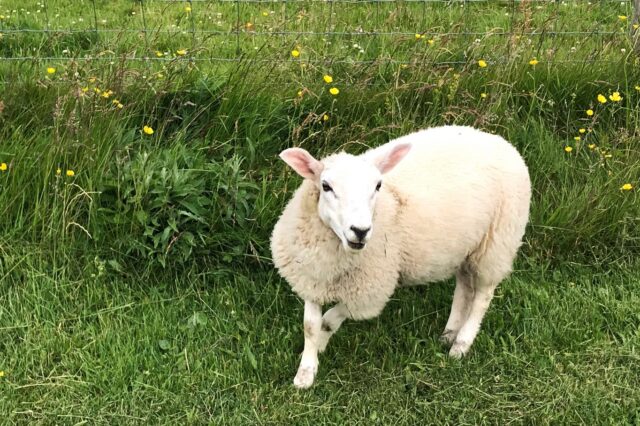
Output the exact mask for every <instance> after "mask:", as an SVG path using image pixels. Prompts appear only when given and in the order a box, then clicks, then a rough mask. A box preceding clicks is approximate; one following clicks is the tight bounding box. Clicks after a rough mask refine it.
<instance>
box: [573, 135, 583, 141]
mask: <svg viewBox="0 0 640 426" xmlns="http://www.w3.org/2000/svg"><path fill="white" fill-rule="evenodd" d="M580 139H582V138H581V137H580V136H574V138H573V140H574V141H576V142H580Z"/></svg>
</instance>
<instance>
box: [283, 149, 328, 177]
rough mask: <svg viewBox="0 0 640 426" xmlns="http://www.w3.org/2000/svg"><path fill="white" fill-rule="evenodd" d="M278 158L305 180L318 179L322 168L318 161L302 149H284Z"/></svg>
mask: <svg viewBox="0 0 640 426" xmlns="http://www.w3.org/2000/svg"><path fill="white" fill-rule="evenodd" d="M280 158H282V159H283V160H284V162H285V163H287V164H288V165H289V166H290V167H291V168H292V169H293V170H295V171H296V173H298V174H299V175H300V176H302V177H303V178H305V179H311V180H316V179H319V178H320V173H322V169H323V167H324V166H323V165H322V163H321V162H320V161H318V160H316V159H315V158H313V156H312V155H311V154H309V153H308V152H307V151H305V150H304V149H302V148H289V149H285V150H284V151H282V152H281V153H280Z"/></svg>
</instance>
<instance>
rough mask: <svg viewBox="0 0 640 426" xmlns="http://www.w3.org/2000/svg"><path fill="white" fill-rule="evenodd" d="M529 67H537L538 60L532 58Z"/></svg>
mask: <svg viewBox="0 0 640 426" xmlns="http://www.w3.org/2000/svg"><path fill="white" fill-rule="evenodd" d="M529 65H533V66H536V65H538V60H537V59H536V58H533V59H532V60H530V61H529Z"/></svg>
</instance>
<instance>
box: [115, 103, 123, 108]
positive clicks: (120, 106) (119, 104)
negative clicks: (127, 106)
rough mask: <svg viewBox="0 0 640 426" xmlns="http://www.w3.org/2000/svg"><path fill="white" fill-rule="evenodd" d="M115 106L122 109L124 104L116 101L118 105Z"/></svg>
mask: <svg viewBox="0 0 640 426" xmlns="http://www.w3.org/2000/svg"><path fill="white" fill-rule="evenodd" d="M116 107H117V108H118V109H122V108H124V105H122V104H121V103H120V102H118V105H116Z"/></svg>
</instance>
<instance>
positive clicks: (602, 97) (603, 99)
mask: <svg viewBox="0 0 640 426" xmlns="http://www.w3.org/2000/svg"><path fill="white" fill-rule="evenodd" d="M598 102H600V103H601V104H606V103H607V98H605V97H604V95H602V94H599V95H598Z"/></svg>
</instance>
